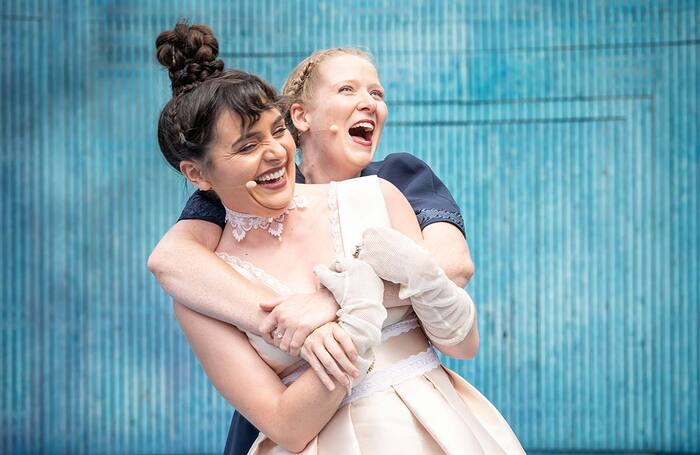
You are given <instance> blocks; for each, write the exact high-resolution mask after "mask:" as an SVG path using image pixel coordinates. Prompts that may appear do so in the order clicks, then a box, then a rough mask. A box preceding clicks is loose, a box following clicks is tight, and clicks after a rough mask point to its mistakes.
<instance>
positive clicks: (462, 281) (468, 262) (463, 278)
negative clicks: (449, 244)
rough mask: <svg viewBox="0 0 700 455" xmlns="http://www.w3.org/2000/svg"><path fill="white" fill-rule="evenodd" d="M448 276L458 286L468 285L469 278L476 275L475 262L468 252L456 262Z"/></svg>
mask: <svg viewBox="0 0 700 455" xmlns="http://www.w3.org/2000/svg"><path fill="white" fill-rule="evenodd" d="M448 276H449V278H450V280H452V281H453V282H454V283H455V284H456V285H457V286H459V287H461V288H464V287H466V286H467V283H469V280H471V279H472V276H474V263H473V262H472V258H471V257H470V256H469V254H468V253H465V254H463V255H462V257H460V258H459V260H458V261H455V262H454V265H453V266H452V267H450V272H449V273H448Z"/></svg>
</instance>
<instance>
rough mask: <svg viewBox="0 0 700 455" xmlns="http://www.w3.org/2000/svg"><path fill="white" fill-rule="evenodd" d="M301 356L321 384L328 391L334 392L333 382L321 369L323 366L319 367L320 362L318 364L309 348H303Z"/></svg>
mask: <svg viewBox="0 0 700 455" xmlns="http://www.w3.org/2000/svg"><path fill="white" fill-rule="evenodd" d="M301 356H302V357H303V358H304V360H306V362H307V363H308V364H309V366H310V367H311V369H312V370H314V373H316V376H318V379H319V380H320V381H321V383H322V384H323V385H324V386H325V387H326V388H327V389H328V390H330V391H333V390H335V384H334V383H333V380H332V379H331V378H330V376H328V373H326V370H325V369H324V368H323V365H321V362H319V360H318V359H317V358H316V356H315V355H314V353H313V352H312V351H311V350H310V349H309V348H307V347H303V348H302V349H301Z"/></svg>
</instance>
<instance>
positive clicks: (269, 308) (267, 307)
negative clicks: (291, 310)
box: [260, 297, 284, 312]
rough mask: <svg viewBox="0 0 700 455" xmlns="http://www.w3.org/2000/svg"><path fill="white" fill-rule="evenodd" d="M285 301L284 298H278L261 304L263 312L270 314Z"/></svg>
mask: <svg viewBox="0 0 700 455" xmlns="http://www.w3.org/2000/svg"><path fill="white" fill-rule="evenodd" d="M283 301H284V297H278V298H276V299H273V300H269V301H267V302H260V309H261V310H263V311H267V312H270V311H272V310H274V309H275V307H277V305H279V304H280V303H282V302H283Z"/></svg>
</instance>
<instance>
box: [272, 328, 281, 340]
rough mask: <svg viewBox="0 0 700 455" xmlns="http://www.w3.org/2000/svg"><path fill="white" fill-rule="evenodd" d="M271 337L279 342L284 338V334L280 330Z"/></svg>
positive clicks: (274, 331) (273, 332)
mask: <svg viewBox="0 0 700 455" xmlns="http://www.w3.org/2000/svg"><path fill="white" fill-rule="evenodd" d="M270 335H272V338H275V339H277V340H281V339H282V337H283V336H284V333H282V331H281V330H280V329H277V328H276V329H275V330H273V331H272V332H270Z"/></svg>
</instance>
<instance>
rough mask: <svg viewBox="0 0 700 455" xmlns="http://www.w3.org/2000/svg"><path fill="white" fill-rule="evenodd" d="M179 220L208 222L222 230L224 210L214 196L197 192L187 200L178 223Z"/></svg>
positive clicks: (224, 219)
mask: <svg viewBox="0 0 700 455" xmlns="http://www.w3.org/2000/svg"><path fill="white" fill-rule="evenodd" d="M180 220H202V221H209V222H210V223H214V224H218V225H219V227H221V229H223V228H224V226H225V225H226V210H225V209H224V206H223V205H222V204H221V201H220V200H219V199H218V198H217V197H216V196H212V195H209V194H207V192H205V191H200V190H197V191H195V192H194V193H192V196H190V198H189V199H188V200H187V204H185V208H184V209H182V213H181V214H180V218H179V219H178V221H180Z"/></svg>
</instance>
